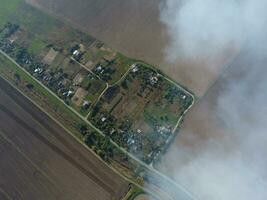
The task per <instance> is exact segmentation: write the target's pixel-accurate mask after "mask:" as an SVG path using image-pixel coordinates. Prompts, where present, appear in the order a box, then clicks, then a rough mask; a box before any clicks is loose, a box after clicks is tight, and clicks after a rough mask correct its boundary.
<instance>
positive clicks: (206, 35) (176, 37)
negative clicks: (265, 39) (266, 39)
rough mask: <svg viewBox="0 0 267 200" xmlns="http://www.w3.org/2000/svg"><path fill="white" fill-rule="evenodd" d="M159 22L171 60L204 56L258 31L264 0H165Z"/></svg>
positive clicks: (261, 24) (260, 24) (167, 53)
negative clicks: (180, 56) (168, 36)
mask: <svg viewBox="0 0 267 200" xmlns="http://www.w3.org/2000/svg"><path fill="white" fill-rule="evenodd" d="M161 7H162V8H161V11H162V12H161V21H162V22H163V23H164V24H165V25H166V26H167V30H168V33H169V35H170V37H171V38H172V40H171V42H170V44H169V47H168V48H167V50H166V56H167V58H168V59H170V60H173V61H175V60H176V59H177V58H179V53H182V54H183V56H187V57H189V58H190V57H196V56H199V55H201V56H204V55H205V56H206V55H210V54H215V53H216V52H219V51H220V50H221V49H222V48H225V46H227V45H232V46H235V45H240V44H241V43H243V42H244V40H246V39H247V38H248V37H251V36H253V35H255V33H257V34H258V33H259V31H260V30H261V29H262V26H263V25H264V23H265V19H266V12H265V8H266V7H267V1H264V0H165V1H164V3H163V4H162V6H161Z"/></svg>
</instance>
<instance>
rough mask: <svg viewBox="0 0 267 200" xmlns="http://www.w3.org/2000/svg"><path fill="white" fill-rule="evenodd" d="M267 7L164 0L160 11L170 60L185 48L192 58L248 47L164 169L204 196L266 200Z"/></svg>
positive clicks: (251, 0)
mask: <svg viewBox="0 0 267 200" xmlns="http://www.w3.org/2000/svg"><path fill="white" fill-rule="evenodd" d="M266 7H267V2H266V1H263V0H256V1H255V0H245V1H235V0H224V1H220V0H189V1H184V2H183V3H182V6H181V4H180V2H179V3H178V1H175V0H167V1H166V5H165V7H163V9H162V14H161V16H162V18H161V20H162V21H163V22H164V23H166V26H167V27H168V32H169V34H170V36H171V38H172V42H171V43H170V45H169V47H168V48H167V49H166V57H167V58H168V59H172V60H176V59H177V58H179V56H177V54H176V52H180V51H181V47H182V51H183V52H184V53H185V55H187V56H188V58H194V57H195V56H200V57H201V56H203V57H205V56H208V55H210V54H213V53H214V52H215V53H216V52H217V50H218V49H220V48H221V47H224V46H225V45H227V44H229V43H231V44H234V45H236V44H237V45H240V44H242V47H243V48H242V52H241V55H239V56H238V57H237V58H236V59H235V61H234V62H233V63H232V64H231V65H230V67H229V69H228V70H227V71H226V72H225V73H224V74H223V76H222V77H221V78H220V80H219V81H217V83H216V84H215V85H214V86H213V87H212V88H211V90H210V91H209V92H208V93H207V95H206V96H204V97H203V98H202V99H201V100H200V102H199V103H198V104H197V105H195V107H194V108H193V109H192V110H191V112H190V113H189V115H188V116H187V117H186V119H185V124H184V125H183V128H182V131H181V132H180V135H179V136H178V137H177V140H176V142H175V144H174V145H173V146H172V149H171V150H170V151H169V152H168V153H167V155H166V156H165V157H164V158H163V160H162V162H161V164H160V165H161V166H159V168H160V169H161V170H163V171H165V172H166V173H168V174H169V175H170V176H171V177H175V179H176V180H177V182H179V183H181V184H182V185H184V186H185V187H186V188H187V189H188V190H190V191H191V192H192V193H193V194H194V195H195V196H197V197H198V198H199V199H205V200H214V199H216V200H236V199H240V200H251V199H253V200H265V199H267V191H266V188H267V170H266V169H267V158H266V153H267V149H266V142H267V135H266V134H267V124H266V121H267V105H266V104H267V103H266V98H267V90H266V88H267V79H266V75H267V66H266V61H267V45H266V36H267V30H266V28H265V27H266V22H267V20H266V19H267V14H266V12H265V10H264V8H266ZM196 67H197V66H196ZM209 70H210V71H213V70H217V69H216V68H214V67H211V68H210V69H209Z"/></svg>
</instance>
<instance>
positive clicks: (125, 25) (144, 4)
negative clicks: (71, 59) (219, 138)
mask: <svg viewBox="0 0 267 200" xmlns="http://www.w3.org/2000/svg"><path fill="white" fill-rule="evenodd" d="M25 1H26V2H28V3H30V4H31V5H34V6H35V7H38V8H40V9H42V10H44V11H45V12H48V13H50V14H52V15H54V16H56V17H58V18H60V19H63V20H64V21H67V22H69V23H70V24H72V25H73V26H75V27H76V28H78V29H80V30H83V31H85V32H88V33H89V34H92V35H93V36H95V37H96V38H97V39H100V40H102V41H103V42H105V43H106V44H107V45H109V46H111V47H112V48H114V49H116V50H118V51H120V52H122V53H124V54H125V55H127V56H129V57H132V58H136V59H140V60H143V61H145V62H148V63H150V64H152V65H154V66H156V67H157V68H159V69H161V70H162V71H163V72H164V73H166V74H167V75H168V76H170V77H171V78H173V79H174V80H176V81H177V82H179V83H181V84H182V85H184V86H186V87H187V88H189V89H190V90H192V91H193V92H195V93H196V94H197V95H198V96H202V95H203V94H205V92H206V91H207V90H208V88H209V87H210V86H211V85H212V84H213V83H214V82H215V80H216V79H217V78H218V76H219V75H220V73H221V71H222V70H223V68H224V66H225V65H227V64H228V63H229V61H231V60H232V57H233V54H234V53H233V51H234V50H233V49H230V48H229V49H224V50H222V51H221V52H220V53H218V54H217V55H213V56H210V57H209V58H205V59H203V58H202V59H195V60H190V61H189V60H185V59H184V58H183V57H181V59H180V60H179V61H177V63H170V62H168V60H166V57H165V55H164V50H165V48H166V47H167V46H168V44H169V43H170V38H169V36H168V33H167V30H166V27H165V25H164V24H162V23H161V22H160V20H159V19H160V10H159V9H160V4H161V3H163V2H164V1H162V0H138V1H136V0H127V1H125V0H98V1H96V0H75V1H73V0H25ZM211 68H213V69H216V70H212V71H211V70H210V69H211Z"/></svg>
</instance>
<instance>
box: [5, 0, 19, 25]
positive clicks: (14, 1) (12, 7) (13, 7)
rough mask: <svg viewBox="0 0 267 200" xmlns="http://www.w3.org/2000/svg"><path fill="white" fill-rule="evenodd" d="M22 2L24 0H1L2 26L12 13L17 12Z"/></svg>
mask: <svg viewBox="0 0 267 200" xmlns="http://www.w3.org/2000/svg"><path fill="white" fill-rule="evenodd" d="M22 3H23V1H22V0H0V27H2V26H4V25H5V24H6V22H7V21H8V20H9V16H10V14H11V13H16V11H17V9H18V7H19V6H20V5H21V4H22Z"/></svg>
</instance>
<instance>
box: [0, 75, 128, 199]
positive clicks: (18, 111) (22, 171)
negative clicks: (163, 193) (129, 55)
mask: <svg viewBox="0 0 267 200" xmlns="http://www.w3.org/2000/svg"><path fill="white" fill-rule="evenodd" d="M0 119H1V120H0V168H1V170H0V197H2V196H3V199H8V198H10V199H44V200H45V199H62V200H63V199H64V200H68V199H70V200H73V199H75V200H82V199H84V200H85V199H90V200H91V199H92V200H112V199H121V197H122V196H123V195H124V193H125V192H126V191H127V188H128V183H126V182H125V181H124V180H123V179H122V178H121V177H119V176H118V175H117V174H115V173H114V172H113V171H112V170H111V169H110V168H108V167H107V166H106V165H105V164H104V163H103V162H102V161H100V160H99V158H97V157H96V156H95V155H94V154H93V153H91V152H90V151H88V150H87V149H86V148H85V147H83V146H82V145H81V144H80V143H78V142H77V141H76V140H75V139H74V138H73V137H71V136H70V135H69V134H68V133H66V131H65V130H64V129H62V128H61V127H60V126H59V125H58V124H56V123H55V122H54V121H52V120H51V119H50V118H49V117H48V116H47V115H46V114H44V113H43V112H41V111H40V110H39V109H38V108H37V107H35V106H34V105H33V104H32V103H31V102H29V101H28V100H27V99H26V98H25V97H23V96H22V95H21V94H19V93H18V92H17V91H15V90H14V89H13V88H12V87H11V86H10V85H8V84H7V83H6V82H4V81H3V80H2V79H0ZM1 199H2V198H1Z"/></svg>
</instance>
